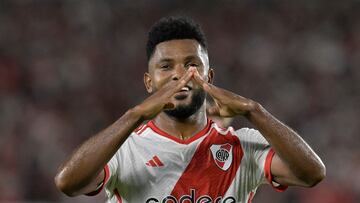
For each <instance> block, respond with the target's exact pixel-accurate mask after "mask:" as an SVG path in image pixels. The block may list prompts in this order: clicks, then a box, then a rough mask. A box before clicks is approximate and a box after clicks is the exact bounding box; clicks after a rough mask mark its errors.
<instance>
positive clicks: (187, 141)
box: [147, 120, 213, 144]
mask: <svg viewBox="0 0 360 203" xmlns="http://www.w3.org/2000/svg"><path fill="white" fill-rule="evenodd" d="M212 123H213V121H211V120H207V124H206V126H205V128H204V129H202V130H201V131H200V132H198V133H197V134H196V135H194V136H192V137H191V138H189V139H186V140H182V139H180V138H177V137H175V136H173V135H170V134H168V133H167V132H164V131H162V130H161V129H160V128H158V127H157V126H156V125H155V123H154V122H153V121H152V120H151V121H149V122H148V124H147V125H148V126H149V127H150V128H151V129H152V130H153V131H154V132H156V133H157V134H159V135H161V136H164V137H166V138H168V139H171V140H173V141H175V142H177V143H180V144H190V143H191V142H193V141H195V140H197V139H199V138H200V137H202V136H204V135H206V133H207V132H209V130H210V127H211V124H212Z"/></svg>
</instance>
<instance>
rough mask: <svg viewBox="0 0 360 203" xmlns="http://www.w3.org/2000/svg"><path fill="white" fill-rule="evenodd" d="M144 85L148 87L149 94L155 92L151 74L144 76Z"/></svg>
mask: <svg viewBox="0 0 360 203" xmlns="http://www.w3.org/2000/svg"><path fill="white" fill-rule="evenodd" d="M144 84H145V87H146V91H147V92H148V93H152V91H153V88H152V81H151V76H150V74H149V73H145V74H144Z"/></svg>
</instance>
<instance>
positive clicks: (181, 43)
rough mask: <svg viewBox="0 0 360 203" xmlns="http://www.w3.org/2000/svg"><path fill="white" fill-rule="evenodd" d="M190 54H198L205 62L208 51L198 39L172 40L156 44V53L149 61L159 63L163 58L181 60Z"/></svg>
mask: <svg viewBox="0 0 360 203" xmlns="http://www.w3.org/2000/svg"><path fill="white" fill-rule="evenodd" d="M189 56H198V57H199V58H200V59H201V60H202V61H203V62H206V60H207V53H206V51H205V50H204V49H203V48H202V46H201V45H200V44H199V43H198V42H197V41H196V40H192V39H176V40H170V41H165V42H161V43H159V44H158V45H156V48H155V51H154V54H153V56H152V57H151V59H150V61H149V63H150V64H152V63H157V62H159V61H161V60H163V59H170V60H178V59H179V60H181V59H184V58H186V57H189Z"/></svg>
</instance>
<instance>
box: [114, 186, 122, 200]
mask: <svg viewBox="0 0 360 203" xmlns="http://www.w3.org/2000/svg"><path fill="white" fill-rule="evenodd" d="M114 193H115V195H116V199H117V200H118V202H119V203H122V198H121V196H120V194H119V191H118V190H117V189H115V190H114Z"/></svg>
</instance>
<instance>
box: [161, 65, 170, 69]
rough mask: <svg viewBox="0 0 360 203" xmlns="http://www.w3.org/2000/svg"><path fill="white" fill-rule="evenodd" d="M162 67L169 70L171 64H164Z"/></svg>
mask: <svg viewBox="0 0 360 203" xmlns="http://www.w3.org/2000/svg"><path fill="white" fill-rule="evenodd" d="M160 68H161V69H164V70H167V69H169V68H170V66H169V65H167V64H166V65H162V66H160Z"/></svg>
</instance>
